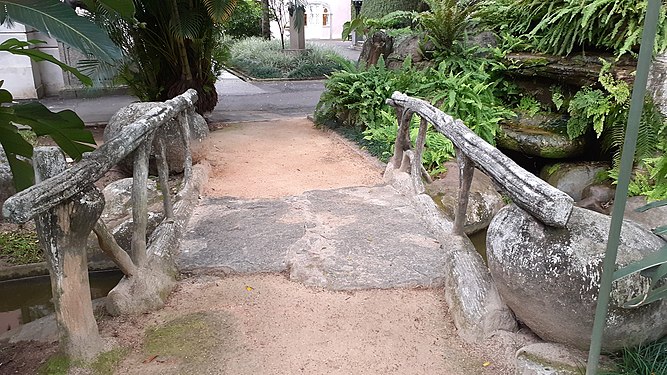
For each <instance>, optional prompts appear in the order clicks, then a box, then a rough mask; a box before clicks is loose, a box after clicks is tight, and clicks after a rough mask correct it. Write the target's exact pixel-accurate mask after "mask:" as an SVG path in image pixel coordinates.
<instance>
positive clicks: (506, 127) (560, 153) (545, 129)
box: [496, 113, 586, 159]
mask: <svg viewBox="0 0 667 375" xmlns="http://www.w3.org/2000/svg"><path fill="white" fill-rule="evenodd" d="M496 141H497V144H498V147H499V148H505V149H508V150H513V151H518V152H521V153H524V154H526V155H533V156H539V157H543V158H547V159H563V158H570V157H575V156H579V155H581V154H582V153H583V152H584V151H585V149H586V139H585V138H584V137H583V136H582V137H579V138H575V139H570V138H569V137H568V136H567V119H566V118H565V117H563V116H562V115H560V114H557V113H556V114H553V113H538V114H536V115H534V116H529V115H526V114H519V115H518V116H517V117H516V118H515V119H513V120H509V121H505V122H502V123H501V124H500V131H499V132H498V135H497V137H496Z"/></svg>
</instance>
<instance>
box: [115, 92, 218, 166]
mask: <svg viewBox="0 0 667 375" xmlns="http://www.w3.org/2000/svg"><path fill="white" fill-rule="evenodd" d="M161 104H162V103H159V102H142V103H132V104H130V105H128V106H126V107H123V108H121V109H120V110H118V112H116V114H115V115H113V117H112V118H111V120H109V123H108V124H107V126H106V127H105V128H104V138H103V139H104V142H107V141H108V140H109V139H111V138H113V137H114V136H115V135H116V134H118V132H119V131H120V130H121V129H122V128H123V127H124V126H127V125H129V124H131V123H132V122H133V121H135V120H137V119H139V118H140V117H141V116H143V115H144V114H146V113H147V112H148V111H150V110H151V109H153V108H156V107H157V106H159V105H161ZM188 123H189V124H190V145H191V149H192V162H193V163H197V162H198V161H199V160H201V155H202V150H201V149H200V146H201V144H200V143H201V141H202V140H203V139H204V138H206V137H207V136H208V133H209V130H208V125H207V124H206V120H204V118H203V117H202V116H201V115H199V114H197V113H194V112H193V113H192V114H191V115H188ZM161 129H163V130H162V131H164V134H165V135H166V136H165V146H166V152H167V163H168V164H169V171H170V172H172V173H181V172H183V162H184V160H185V148H184V144H183V141H182V140H181V139H182V138H181V137H182V136H181V126H180V124H179V123H178V121H177V120H175V119H172V120H170V121H169V122H167V124H166V125H165V126H163V127H162V128H161ZM156 150H157V139H155V140H154V141H153V147H152V151H151V161H150V171H151V173H152V174H157V168H156V165H155V155H156ZM132 155H133V154H132ZM132 155H130V156H129V157H128V158H126V159H125V160H124V161H123V162H122V163H120V164H119V166H120V167H121V168H122V169H123V170H125V171H127V172H131V171H132V165H133V164H132V163H133V162H132V161H133V160H134V159H133V157H132Z"/></svg>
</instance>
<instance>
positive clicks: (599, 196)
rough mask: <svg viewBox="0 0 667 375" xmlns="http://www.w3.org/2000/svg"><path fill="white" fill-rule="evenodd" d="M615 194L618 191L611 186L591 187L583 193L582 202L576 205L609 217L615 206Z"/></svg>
mask: <svg viewBox="0 0 667 375" xmlns="http://www.w3.org/2000/svg"><path fill="white" fill-rule="evenodd" d="M614 194H616V189H615V188H614V187H613V186H611V185H607V184H602V185H589V186H587V187H586V188H585V189H584V190H583V191H582V193H581V200H580V201H578V202H576V203H575V204H576V205H577V206H578V207H581V208H585V209H588V210H593V211H596V212H599V213H601V214H605V215H609V214H610V213H611V208H612V206H613V204H614Z"/></svg>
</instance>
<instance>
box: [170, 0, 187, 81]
mask: <svg viewBox="0 0 667 375" xmlns="http://www.w3.org/2000/svg"><path fill="white" fill-rule="evenodd" d="M171 12H172V14H173V17H174V20H178V21H177V22H180V19H181V18H180V15H179V14H178V3H177V2H176V0H171ZM176 46H177V48H178V55H179V58H180V60H181V79H183V80H185V81H188V82H189V81H192V70H191V69H190V61H189V60H188V52H187V51H186V49H185V41H184V40H183V39H182V38H176Z"/></svg>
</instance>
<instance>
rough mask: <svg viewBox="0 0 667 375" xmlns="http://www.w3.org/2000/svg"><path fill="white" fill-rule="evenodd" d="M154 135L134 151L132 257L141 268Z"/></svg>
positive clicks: (148, 136)
mask: <svg viewBox="0 0 667 375" xmlns="http://www.w3.org/2000/svg"><path fill="white" fill-rule="evenodd" d="M153 136H154V133H151V134H148V135H147V136H146V139H144V141H143V142H142V143H141V145H139V147H137V149H136V150H135V151H134V174H133V177H134V178H133V181H132V202H133V203H132V222H133V226H134V230H133V232H132V250H131V256H132V260H133V261H134V264H136V265H137V266H139V267H141V266H143V265H144V264H145V263H146V227H147V226H148V194H147V191H146V186H147V185H148V162H149V158H150V153H151V144H152V143H153Z"/></svg>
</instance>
